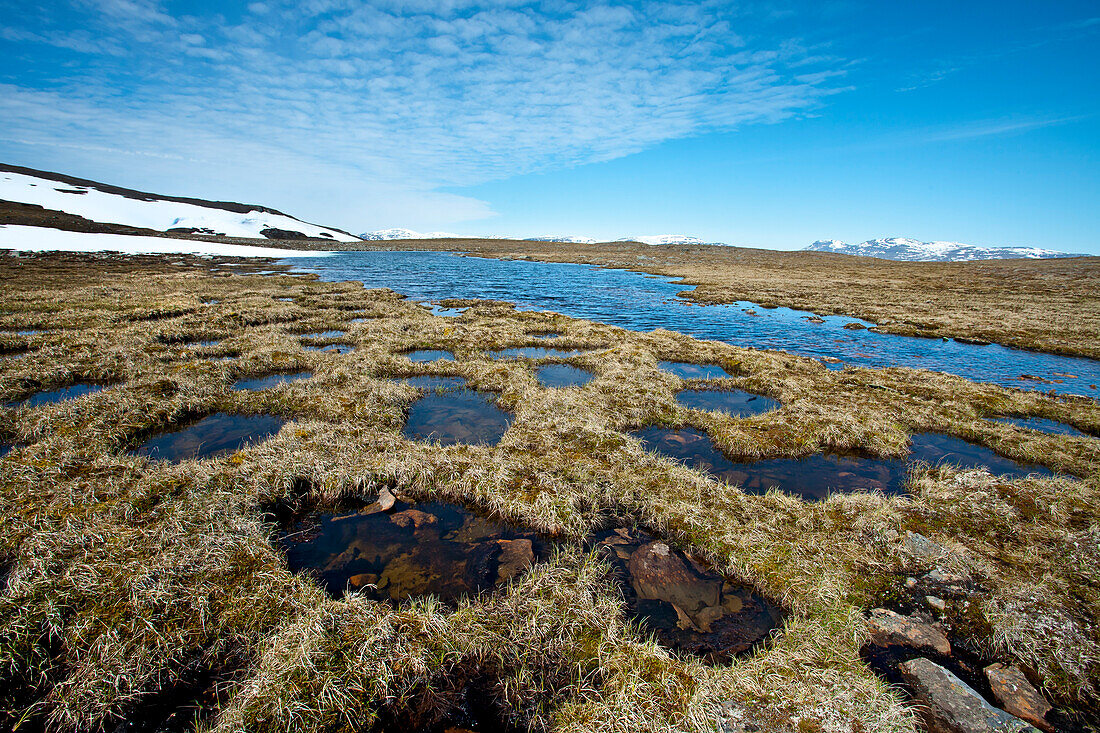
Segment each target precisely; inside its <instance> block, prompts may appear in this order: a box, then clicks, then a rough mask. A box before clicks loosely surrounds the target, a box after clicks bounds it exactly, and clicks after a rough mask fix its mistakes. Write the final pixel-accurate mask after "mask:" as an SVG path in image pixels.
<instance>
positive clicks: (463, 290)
mask: <svg viewBox="0 0 1100 733" xmlns="http://www.w3.org/2000/svg"><path fill="white" fill-rule="evenodd" d="M289 264H292V265H294V266H296V267H304V268H308V269H309V270H310V271H313V272H317V273H318V274H319V275H320V277H321V279H323V280H329V281H340V280H359V281H362V282H363V283H364V284H365V285H366V286H367V287H368V288H377V287H388V288H392V289H394V290H396V291H397V292H399V293H404V294H406V295H409V296H411V297H413V298H416V299H420V300H444V299H447V298H490V299H497V300H506V301H511V302H513V303H516V304H517V306H518V307H520V308H524V309H535V310H551V311H556V312H558V313H564V314H565V315H568V316H572V317H575V318H586V319H589V320H593V321H600V322H603V323H609V324H611V325H615V326H622V327H624V328H630V329H634V330H642V331H649V330H653V329H655V328H666V329H669V330H672V331H678V332H680V333H685V334H688V335H691V336H695V337H697V338H702V339H716V340H720V341H725V342H727V343H731V344H735V345H737V346H751V347H755V348H763V349H783V350H786V351H790V352H793V353H796V354H801V355H804V356H812V357H815V358H822V357H832V358H838V359H841V360H842V361H844V362H846V363H849V364H852V365H856V366H868V367H887V366H909V367H916V368H922V369H932V370H936V371H943V372H949V373H952V374H958V375H961V376H964V377H968V378H970V379H974V380H977V381H988V382H996V383H998V384H1003V385H1007V386H1012V387H1022V388H1025V389H1041V390H1054V391H1056V392H1068V393H1076V394H1087V395H1090V396H1094V397H1095V396H1097V395H1098V394H1100V392H1098V391H1097V389H1096V388H1095V387H1092V386H1090V385H1100V362H1097V361H1093V360H1089V359H1079V358H1073V357H1065V356H1055V355H1052V354H1040V353H1034V352H1029V351H1022V350H1017V349H1009V348H1005V347H1003V346H997V345H991V346H975V345H971V344H961V343H958V342H956V341H943V340H941V339H921V338H911V337H907V336H891V335H886V334H878V333H874V332H872V331H868V330H866V329H861V330H850V329H846V328H844V325H845V324H847V323H852V322H854V321H857V319H854V318H848V317H844V316H826V317H824V319H823V320H824V322H823V323H811V322H809V321H808V320H806V318H805V317H806V316H807V315H808V314H807V313H805V312H802V311H795V310H791V309H789V308H774V309H766V308H761V307H759V306H755V305H753V304H752V303H745V302H740V303H733V304H729V305H696V304H693V303H690V302H689V301H686V300H684V299H681V298H679V297H677V295H676V294H677V293H678V292H679V291H681V290H683V289H684V286H682V285H677V284H675V283H673V282H671V281H670V280H668V279H667V278H658V277H647V276H645V275H641V274H638V273H633V272H628V271H625V270H606V269H599V268H592V267H589V266H587V265H573V264H558V263H544V262H528V261H515V260H513V261H504V260H494V259H487V258H481V257H459V256H456V255H452V254H447V253H439V252H343V253H338V254H334V255H332V256H329V257H323V258H317V259H306V260H300V259H299V260H294V261H293V262H292V263H289ZM745 311H754V312H755V314H756V315H750V314H749V313H746V312H745ZM864 325H870V324H866V323H865V324H864ZM1060 374H1073V375H1075V376H1076V377H1077V378H1068V377H1063V376H1060ZM1023 375H1032V376H1037V377H1043V378H1046V379H1051V380H1054V379H1062V380H1063V383H1061V384H1058V383H1053V384H1048V383H1043V382H1037V381H1032V380H1021V376H1023Z"/></svg>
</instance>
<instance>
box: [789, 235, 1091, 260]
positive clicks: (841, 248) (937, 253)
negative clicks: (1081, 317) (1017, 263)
mask: <svg viewBox="0 0 1100 733" xmlns="http://www.w3.org/2000/svg"><path fill="white" fill-rule="evenodd" d="M806 250H807V251H811V252H836V253H839V254H845V255H860V256H862V257H878V258H879V259H884V260H905V261H908V262H967V261H970V260H1004V259H1013V258H1026V259H1046V258H1050V257H1077V256H1079V255H1072V254H1067V253H1065V252H1055V251H1054V250H1049V249H1039V248H1038V247H975V246H972V245H969V244H960V243H959V242H921V241H920V240H917V239H907V238H905V237H890V238H887V239H870V240H868V241H866V242H861V243H859V244H847V243H845V242H841V241H840V240H838V239H822V240H818V241H816V242H814V243H813V244H811V245H810V246H809V247H806Z"/></svg>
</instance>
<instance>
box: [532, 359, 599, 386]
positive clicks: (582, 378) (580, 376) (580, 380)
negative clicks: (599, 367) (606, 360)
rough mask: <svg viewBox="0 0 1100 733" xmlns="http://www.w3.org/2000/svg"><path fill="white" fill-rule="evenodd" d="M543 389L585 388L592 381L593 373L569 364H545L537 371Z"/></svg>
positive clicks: (536, 374)
mask: <svg viewBox="0 0 1100 733" xmlns="http://www.w3.org/2000/svg"><path fill="white" fill-rule="evenodd" d="M535 376H536V377H537V378H538V380H539V384H541V385H542V386H543V387H583V386H584V385H586V384H588V383H589V382H591V381H592V372H588V371H585V370H584V369H578V368H577V367H575V366H570V365H569V364H544V365H542V366H540V367H537V368H536V369H535Z"/></svg>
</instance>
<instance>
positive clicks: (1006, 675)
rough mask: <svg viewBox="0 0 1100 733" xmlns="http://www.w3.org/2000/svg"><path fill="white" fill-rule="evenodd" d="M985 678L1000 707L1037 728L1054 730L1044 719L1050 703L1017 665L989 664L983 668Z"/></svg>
mask: <svg viewBox="0 0 1100 733" xmlns="http://www.w3.org/2000/svg"><path fill="white" fill-rule="evenodd" d="M985 678H986V679H987V680H989V686H990V687H991V688H992V689H993V696H994V697H996V698H997V702H999V703H1000V704H1001V707H1003V708H1004V709H1005V710H1007V711H1008V712H1010V713H1012V714H1013V715H1015V716H1016V717H1017V718H1022V719H1023V720H1026V721H1027V722H1029V723H1031V724H1033V725H1035V726H1036V727H1038V728H1041V729H1043V730H1045V731H1053V730H1054V726H1052V725H1051V724H1050V723H1048V722H1047V721H1046V714H1047V713H1049V712H1050V703H1048V702H1047V701H1046V698H1044V697H1043V696H1042V694H1040V693H1039V691H1038V690H1036V689H1035V688H1034V687H1032V686H1031V683H1030V682H1028V680H1027V677H1025V676H1024V673H1023V672H1021V671H1020V668H1019V667H1006V666H1004V665H1003V664H991V665H989V666H988V667H986V668H985Z"/></svg>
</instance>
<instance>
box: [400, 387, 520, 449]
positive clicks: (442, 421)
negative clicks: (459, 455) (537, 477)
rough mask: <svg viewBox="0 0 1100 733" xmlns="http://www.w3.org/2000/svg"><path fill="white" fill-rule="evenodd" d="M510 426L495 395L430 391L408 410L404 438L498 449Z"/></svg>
mask: <svg viewBox="0 0 1100 733" xmlns="http://www.w3.org/2000/svg"><path fill="white" fill-rule="evenodd" d="M511 422H512V418H511V416H509V415H508V413H506V412H504V411H503V410H501V409H500V408H499V407H497V406H496V404H494V397H493V396H492V395H487V394H482V393H480V392H475V391H473V390H460V391H447V392H442V393H439V392H433V391H429V392H428V393H427V394H426V395H424V396H423V397H421V398H420V399H418V400H416V401H415V402H413V403H412V405H411V406H410V407H409V417H408V419H407V420H406V421H405V437H407V438H410V439H411V440H430V441H435V442H439V443H441V444H442V445H454V444H456V443H467V444H470V445H496V444H497V442H499V441H500V437H501V436H502V435H504V431H506V430H507V429H508V425H509V424H510V423H511Z"/></svg>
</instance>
